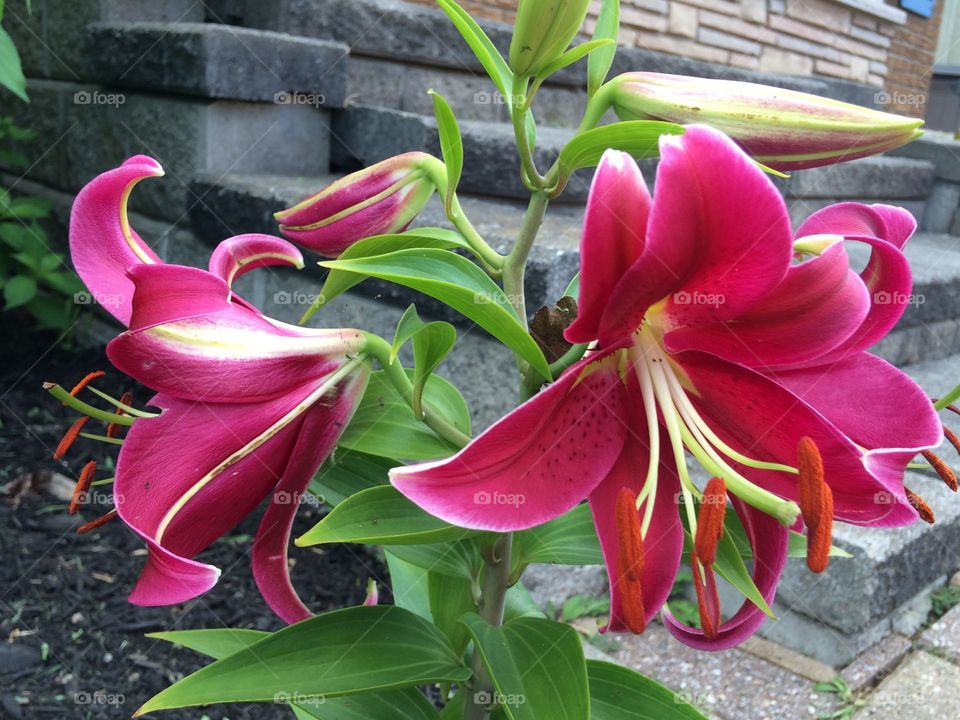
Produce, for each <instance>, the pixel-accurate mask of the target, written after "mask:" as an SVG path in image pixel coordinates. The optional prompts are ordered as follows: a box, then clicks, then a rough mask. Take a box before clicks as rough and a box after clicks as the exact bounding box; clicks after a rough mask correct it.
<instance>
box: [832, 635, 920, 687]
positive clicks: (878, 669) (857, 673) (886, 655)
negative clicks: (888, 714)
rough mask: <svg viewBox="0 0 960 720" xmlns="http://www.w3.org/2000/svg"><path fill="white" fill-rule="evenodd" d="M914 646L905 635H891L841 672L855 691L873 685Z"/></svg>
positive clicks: (841, 675)
mask: <svg viewBox="0 0 960 720" xmlns="http://www.w3.org/2000/svg"><path fill="white" fill-rule="evenodd" d="M912 647H913V643H911V642H910V640H909V639H908V638H905V637H904V636H903V635H889V636H888V637H886V638H884V639H883V640H881V641H880V642H878V643H877V644H876V645H873V646H872V647H870V648H869V649H867V651H866V652H863V653H861V654H860V655H859V656H858V657H857V658H856V659H855V660H854V661H853V662H852V663H850V664H849V665H847V667H845V668H844V669H843V672H841V673H840V677H842V678H843V679H844V680H845V681H846V682H847V684H848V685H849V686H850V688H851V689H852V690H853V691H854V692H861V691H863V690H866V689H867V688H870V687H873V686H874V685H876V684H877V682H878V681H879V680H881V679H882V678H883V677H884V676H885V675H887V673H889V672H890V671H891V670H892V669H893V668H895V667H896V666H897V665H899V664H900V661H901V660H903V658H905V657H906V656H907V653H909V652H910V650H911V648H912Z"/></svg>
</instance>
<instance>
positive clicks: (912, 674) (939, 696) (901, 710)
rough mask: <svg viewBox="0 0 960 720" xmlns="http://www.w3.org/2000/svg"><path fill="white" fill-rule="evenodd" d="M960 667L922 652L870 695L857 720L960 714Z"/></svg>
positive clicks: (933, 719) (924, 719)
mask: <svg viewBox="0 0 960 720" xmlns="http://www.w3.org/2000/svg"><path fill="white" fill-rule="evenodd" d="M957 688H960V668H958V667H957V666H956V665H951V664H950V663H949V662H947V661H946V660H941V659H940V658H937V657H934V656H933V655H930V654H929V653H925V652H920V653H916V654H914V655H911V656H910V657H909V658H907V660H906V661H905V662H904V663H903V665H901V666H900V667H899V668H897V670H896V671H895V672H894V673H893V674H892V675H890V677H888V678H887V679H886V680H884V681H883V682H882V683H880V686H879V687H878V688H877V689H876V690H874V692H873V693H872V694H871V695H870V696H869V697H868V698H867V703H866V705H865V706H864V708H863V709H862V710H860V711H859V712H858V713H857V714H856V715H855V716H854V717H855V718H856V720H902V718H906V717H909V718H910V719H911V720H941V719H942V718H949V717H957V716H958V715H960V694H958V693H957Z"/></svg>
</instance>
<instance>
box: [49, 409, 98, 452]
mask: <svg viewBox="0 0 960 720" xmlns="http://www.w3.org/2000/svg"><path fill="white" fill-rule="evenodd" d="M88 420H90V417H89V416H87V415H81V416H80V417H78V418H77V419H76V420H74V421H73V425H71V426H70V428H69V429H68V430H67V432H66V433H64V435H63V438H61V440H60V443H59V444H58V445H57V449H56V450H54V451H53V459H54V460H60V459H61V458H63V456H64V455H66V454H67V451H68V450H69V449H70V448H71V447H72V446H73V444H74V443H75V442H76V441H77V438H78V437H79V436H80V431H81V430H83V426H84V425H86V424H87V421H88Z"/></svg>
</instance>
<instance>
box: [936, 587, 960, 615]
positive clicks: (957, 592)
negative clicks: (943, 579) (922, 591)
mask: <svg viewBox="0 0 960 720" xmlns="http://www.w3.org/2000/svg"><path fill="white" fill-rule="evenodd" d="M957 605H960V586H958V585H947V586H946V587H942V588H940V589H939V590H935V591H934V592H933V594H931V595H930V619H931V620H937V619H938V618H941V617H943V616H944V615H946V614H947V613H948V612H950V611H951V610H952V609H953V608H955V607H956V606H957Z"/></svg>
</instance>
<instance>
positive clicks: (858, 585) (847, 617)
mask: <svg viewBox="0 0 960 720" xmlns="http://www.w3.org/2000/svg"><path fill="white" fill-rule="evenodd" d="M905 371H906V372H907V373H908V374H909V375H911V376H912V377H913V378H914V379H915V380H917V381H918V382H919V383H920V385H921V386H922V387H923V389H924V390H926V391H927V392H928V393H929V394H930V395H931V396H933V397H937V396H940V395H943V394H945V393H947V392H948V391H949V390H951V389H953V388H954V387H955V386H956V385H957V384H958V383H960V356H952V357H950V358H946V359H943V360H937V361H928V362H924V363H920V364H917V365H911V366H909V367H907V368H905ZM944 421H945V422H946V423H947V424H948V425H951V424H953V425H954V426H955V427H956V424H955V423H953V422H952V419H951V417H950V416H945V417H944ZM940 452H942V454H943V457H944V459H945V460H946V462H947V463H948V464H950V465H953V466H954V467H956V466H957V465H958V462H957V458H956V457H955V456H954V455H953V452H954V451H953V449H952V447H951V446H950V445H949V444H946V443H945V444H944V447H943V448H941V451H940ZM906 484H907V486H908V487H910V488H911V489H912V490H914V491H916V492H918V493H919V494H920V495H922V496H923V497H924V498H925V499H926V500H927V502H928V503H929V504H930V506H931V507H932V508H933V510H934V512H935V513H936V523H935V524H933V525H927V524H926V523H923V522H917V523H915V524H914V525H911V526H909V527H905V528H896V529H884V528H864V527H854V526H852V525H846V524H841V523H838V524H835V525H834V540H835V543H836V544H837V545H839V546H841V547H843V548H844V549H845V550H847V551H848V552H850V553H852V554H853V555H854V557H853V558H852V559H844V558H835V559H834V560H833V561H832V562H831V563H830V567H829V568H828V569H827V570H826V572H824V573H823V574H821V575H813V574H811V573H810V572H809V571H808V570H807V568H806V566H805V564H804V563H803V562H802V561H793V562H791V564H790V565H789V566H788V568H787V570H786V572H785V574H784V577H783V581H782V582H781V584H780V590H779V592H778V594H777V603H776V606H775V607H774V610H775V612H777V614H778V617H779V619H778V621H775V622H767V623H765V624H764V625H763V627H762V628H761V634H763V635H764V636H765V637H768V638H770V639H772V640H774V641H776V642H779V643H782V644H785V645H789V646H791V647H794V648H795V649H797V650H800V651H801V652H804V653H806V654H809V655H812V656H814V657H817V658H818V659H820V660H822V661H824V662H826V663H828V664H830V665H834V666H837V667H839V666H842V665H844V664H846V663H847V662H849V661H850V660H851V659H853V657H855V656H856V655H857V654H859V653H860V652H862V651H864V650H866V649H867V648H868V647H870V646H871V645H873V644H874V643H876V642H877V641H879V640H880V639H882V638H883V637H885V636H886V635H888V634H890V633H891V632H893V631H896V632H899V633H901V634H905V635H911V634H913V632H915V631H916V630H917V629H918V628H919V627H920V625H921V624H922V623H923V622H924V621H925V620H926V617H927V613H928V612H929V608H930V600H929V594H930V591H931V590H932V589H935V588H936V587H939V586H941V585H943V584H944V583H945V582H946V579H947V578H948V577H950V576H951V575H952V574H953V573H954V572H955V571H956V570H957V569H958V568H960V557H958V556H957V554H956V553H955V552H954V551H953V550H952V548H956V547H960V499H958V497H957V495H956V494H954V493H953V492H951V491H950V490H949V489H948V488H947V487H946V486H945V485H944V484H943V482H942V481H941V480H940V479H939V478H937V477H936V476H934V475H931V474H928V473H923V472H919V471H910V472H908V474H907V479H906ZM876 501H877V502H879V503H883V502H885V501H886V497H885V496H883V495H878V497H877V498H876Z"/></svg>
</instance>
